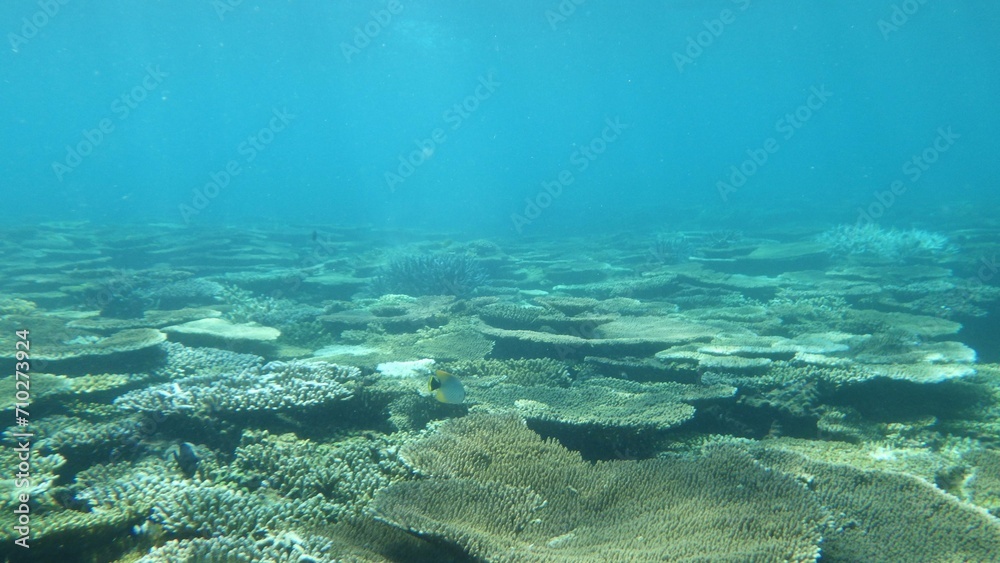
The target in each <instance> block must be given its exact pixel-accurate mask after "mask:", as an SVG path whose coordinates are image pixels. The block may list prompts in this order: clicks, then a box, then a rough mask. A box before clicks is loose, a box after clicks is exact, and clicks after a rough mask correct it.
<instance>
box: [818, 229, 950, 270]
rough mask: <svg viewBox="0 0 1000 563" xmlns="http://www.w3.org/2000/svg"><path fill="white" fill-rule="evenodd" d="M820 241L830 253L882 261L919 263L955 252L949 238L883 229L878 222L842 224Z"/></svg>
mask: <svg viewBox="0 0 1000 563" xmlns="http://www.w3.org/2000/svg"><path fill="white" fill-rule="evenodd" d="M817 240H819V242H821V243H824V244H827V245H829V248H830V252H832V253H834V254H836V255H841V256H856V257H864V258H873V259H878V260H884V261H890V260H902V261H909V260H917V259H921V258H928V257H934V256H937V255H941V254H946V253H949V252H953V251H954V248H953V247H952V246H951V245H949V244H948V239H947V237H945V236H943V235H940V234H937V233H929V232H927V231H921V230H919V229H909V230H905V231H902V230H897V229H889V230H886V229H883V228H882V227H880V226H878V225H877V224H875V223H865V224H863V225H838V226H836V227H834V228H832V229H830V230H828V231H826V232H824V233H823V234H821V235H820V236H819V237H818V239H817Z"/></svg>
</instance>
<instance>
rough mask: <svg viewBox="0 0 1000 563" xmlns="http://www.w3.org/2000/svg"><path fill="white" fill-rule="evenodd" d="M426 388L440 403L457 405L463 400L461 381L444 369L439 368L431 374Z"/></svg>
mask: <svg viewBox="0 0 1000 563" xmlns="http://www.w3.org/2000/svg"><path fill="white" fill-rule="evenodd" d="M427 388H428V389H430V392H431V394H432V395H434V398H435V399H437V400H439V401H441V402H442V403H449V404H453V405H457V404H459V403H461V402H462V401H464V400H465V387H462V382H461V381H459V380H458V378H457V377H455V376H454V375H452V374H450V373H448V372H446V371H444V370H440V369H439V370H437V371H436V372H434V374H433V375H431V379H430V381H428V382H427Z"/></svg>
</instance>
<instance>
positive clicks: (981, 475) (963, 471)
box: [0, 224, 1000, 562]
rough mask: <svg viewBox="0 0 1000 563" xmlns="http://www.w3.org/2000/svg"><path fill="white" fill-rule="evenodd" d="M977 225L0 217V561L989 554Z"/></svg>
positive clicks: (986, 274) (989, 281) (987, 307)
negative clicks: (188, 224) (757, 229)
mask: <svg viewBox="0 0 1000 563" xmlns="http://www.w3.org/2000/svg"><path fill="white" fill-rule="evenodd" d="M997 240H1000V237H998V232H997V231H995V230H994V231H991V230H986V229H982V230H973V229H966V230H962V231H955V232H946V233H929V232H925V231H916V230H909V231H903V230H889V229H881V228H878V227H874V226H864V227H841V228H835V229H831V230H828V231H826V232H825V233H811V232H806V231H796V232H787V233H777V234H776V233H773V232H771V233H768V234H767V235H766V236H761V235H755V234H754V233H741V232H661V233H652V234H646V235H642V234H628V233H622V234H619V235H594V236H592V237H586V238H584V237H581V238H545V237H538V238H511V239H509V240H482V239H480V240H453V239H448V238H446V237H445V236H431V235H428V234H427V233H373V232H372V231H370V230H369V229H360V228H359V229H348V228H331V227H296V228H291V227H274V228H256V229H255V228H212V229H207V228H206V229H194V228H180V227H176V226H169V225H162V226H158V225H147V226H129V227H99V226H94V225H88V224H48V225H37V226H32V227H28V228H24V229H21V230H19V231H16V232H15V231H5V232H4V235H3V237H2V238H0V247H2V254H0V260H2V261H3V272H4V283H3V294H2V295H0V325H2V331H0V356H3V357H4V358H5V360H6V361H5V362H4V365H5V370H4V372H5V373H6V374H14V373H15V369H18V370H19V371H21V373H19V374H17V375H16V377H17V378H18V379H20V380H21V381H23V382H28V383H29V384H30V388H29V387H28V385H27V384H24V383H22V384H21V386H20V387H18V388H15V376H12V375H8V377H7V378H6V381H7V383H6V384H5V385H4V386H3V387H2V388H3V389H4V391H3V393H2V395H0V404H2V405H3V407H2V408H3V410H4V415H3V416H5V417H6V422H5V425H4V426H7V425H10V426H9V427H8V428H7V430H6V432H5V434H4V440H3V441H4V446H5V447H4V448H3V449H2V450H0V452H2V453H0V456H2V462H0V467H3V468H4V469H3V472H4V476H3V477H2V478H0V484H2V486H3V488H4V494H3V495H2V503H3V506H2V508H0V520H2V522H3V524H2V526H0V534H3V536H4V538H3V542H4V543H3V547H2V553H0V559H2V558H9V559H11V560H15V561H20V560H26V561H27V560H32V561H56V560H58V561H61V562H70V561H143V562H153V561H164V562H175V561H199V562H200V561H282V562H311V561H433V562H439V561H566V562H570V561H572V562H577V561H601V562H609V561H654V560H656V561H661V560H669V561H732V562H737V561H739V562H742V561H816V560H820V561H824V562H833V561H838V562H839V561H842V562H858V561H907V562H919V561H976V562H982V561H998V560H1000V520H998V519H997V518H996V516H997V515H998V514H1000V441H998V439H997V436H998V430H1000V366H998V365H997V363H996V362H998V361H1000V346H998V340H1000V316H998V315H1000V289H998V287H997V285H995V284H997V283H998V281H1000V274H998V273H997V256H996V245H995V241H997ZM25 330H27V331H29V332H28V333H27V334H24V333H23V332H22V333H20V334H19V333H18V332H17V331H25ZM24 337H27V338H24ZM19 340H28V341H30V357H29V358H28V359H27V363H28V365H25V364H18V365H16V366H15V361H16V358H15V355H16V352H17V346H18V344H17V342H18V341H19ZM21 346H22V347H23V345H21ZM22 356H23V355H22ZM22 359H23V358H22ZM438 369H440V370H445V371H447V372H450V373H451V374H454V375H455V376H456V377H458V378H459V379H460V380H461V382H462V383H463V384H464V387H465V391H466V398H465V401H464V402H463V403H460V404H454V403H451V404H449V403H443V402H439V401H438V400H436V399H435V397H433V396H432V395H431V394H430V393H429V392H428V390H427V386H428V378H429V374H430V373H432V371H434V370H438ZM17 391H25V392H27V393H22V394H21V395H17V394H16V393H17ZM18 401H21V402H24V403H27V404H23V405H21V410H20V411H18V412H15V406H16V405H15V403H17V402H18ZM15 415H18V416H22V420H21V421H20V422H24V423H26V425H23V426H17V425H16V424H15V422H16V420H17V419H16V418H15ZM18 434H30V436H28V437H27V438H25V437H20V436H18ZM29 442H30V448H29V447H27V444H28V443H29ZM29 449H30V458H29V461H28V463H29V465H30V470H29V471H28V472H27V475H24V476H22V477H20V478H18V477H17V476H16V474H17V473H18V472H19V470H18V467H19V463H22V462H24V461H25V460H24V458H25V457H26V450H29ZM19 455H20V458H19ZM21 469H22V470H23V469H25V466H24V465H23V464H22V465H21ZM23 495H26V496H23ZM29 497H30V498H29ZM26 498H28V502H26V503H25V502H23V501H24V500H25V499H26ZM19 518H20V522H21V524H24V523H25V522H29V524H28V526H29V528H30V531H28V530H25V529H24V528H18V527H17V524H18V521H19ZM25 531H28V534H27V536H25V535H23V534H22V533H21V532H25ZM15 540H20V541H21V542H22V543H29V544H30V549H24V548H23V547H20V546H16V545H15V544H14V542H15Z"/></svg>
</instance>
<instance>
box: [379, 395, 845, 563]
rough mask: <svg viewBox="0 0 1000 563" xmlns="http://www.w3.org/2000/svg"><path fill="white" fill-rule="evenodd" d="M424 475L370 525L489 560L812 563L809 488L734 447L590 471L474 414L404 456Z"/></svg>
mask: <svg viewBox="0 0 1000 563" xmlns="http://www.w3.org/2000/svg"><path fill="white" fill-rule="evenodd" d="M401 455H402V456H403V457H404V459H406V460H408V461H409V462H410V463H412V464H413V465H414V467H416V468H417V469H418V470H419V471H420V472H421V473H423V474H425V475H428V476H429V478H426V479H422V480H418V481H411V482H404V483H399V484H395V485H392V486H390V487H389V488H388V489H385V490H384V491H382V492H380V493H379V494H378V495H377V496H376V499H375V502H374V505H373V511H374V513H375V515H376V517H377V518H378V519H380V520H381V521H384V522H387V523H389V524H391V525H393V526H396V527H398V528H400V529H402V530H405V531H408V532H410V533H411V534H413V535H415V536H417V537H421V538H424V539H428V540H431V541H432V542H438V543H445V544H451V545H454V546H456V547H457V548H460V549H462V550H464V551H465V552H467V553H468V554H469V555H470V556H471V557H474V558H477V559H484V560H490V561H581V560H586V561H662V560H674V559H688V558H690V559H699V560H706V561H707V560H713V561H737V560H741V561H746V560H768V561H772V560H785V561H801V562H805V561H815V560H816V558H817V557H818V555H819V541H820V535H819V530H820V526H821V525H822V524H823V523H824V522H825V519H826V516H825V514H824V512H823V510H822V509H821V508H820V506H819V505H818V503H816V502H815V500H813V499H812V498H811V495H810V493H809V492H808V491H807V490H806V489H805V488H804V487H802V486H801V485H800V484H798V483H797V482H796V481H795V480H794V479H790V478H788V477H786V476H784V475H782V474H780V473H777V472H771V471H767V470H766V469H764V468H763V467H761V466H759V465H758V464H757V463H755V462H754V461H753V460H752V459H751V458H750V457H749V456H748V455H746V454H745V453H743V452H741V451H740V450H739V449H737V448H735V447H717V448H711V449H708V450H706V451H705V452H704V454H703V455H701V456H699V457H679V456H678V457H671V458H667V459H657V460H645V461H641V462H630V461H614V462H598V463H597V464H593V465H592V464H589V463H586V462H584V461H583V460H582V459H581V458H580V457H579V455H578V454H576V453H574V452H571V451H569V450H566V449H564V448H563V447H562V446H560V445H559V444H558V443H556V442H554V441H551V440H549V441H546V440H543V439H541V438H540V437H539V436H538V435H536V434H534V433H533V432H531V431H529V430H528V429H527V428H525V426H524V424H523V422H521V420H520V419H519V418H517V417H513V416H509V415H507V416H489V415H482V414H478V415H476V414H474V415H470V416H469V417H466V418H464V419H458V420H451V421H448V422H446V423H444V424H442V425H441V427H440V428H439V429H438V431H437V432H436V433H432V434H430V435H428V436H427V437H426V438H424V439H423V440H420V441H418V442H415V443H412V444H409V445H407V446H404V448H403V449H402V451H401Z"/></svg>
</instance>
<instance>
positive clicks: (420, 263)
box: [369, 253, 489, 297]
mask: <svg viewBox="0 0 1000 563" xmlns="http://www.w3.org/2000/svg"><path fill="white" fill-rule="evenodd" d="M488 279H489V276H487V274H486V270H485V269H483V267H482V266H481V265H480V263H479V260H478V259H476V258H475V257H472V256H467V255H462V254H445V253H436V254H411V255H405V256H400V257H398V258H395V259H393V260H390V261H389V263H388V264H386V265H385V266H383V267H382V268H381V269H380V270H379V271H378V272H377V273H376V274H375V278H374V279H373V280H372V282H371V285H370V286H369V291H370V292H371V293H372V294H374V295H385V294H388V293H402V294H404V295H410V296H412V297H419V296H421V295H456V296H459V297H464V296H468V295H470V294H472V293H473V292H474V291H475V290H476V289H478V288H480V287H482V286H484V285H485V284H486V282H487V280H488Z"/></svg>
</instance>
